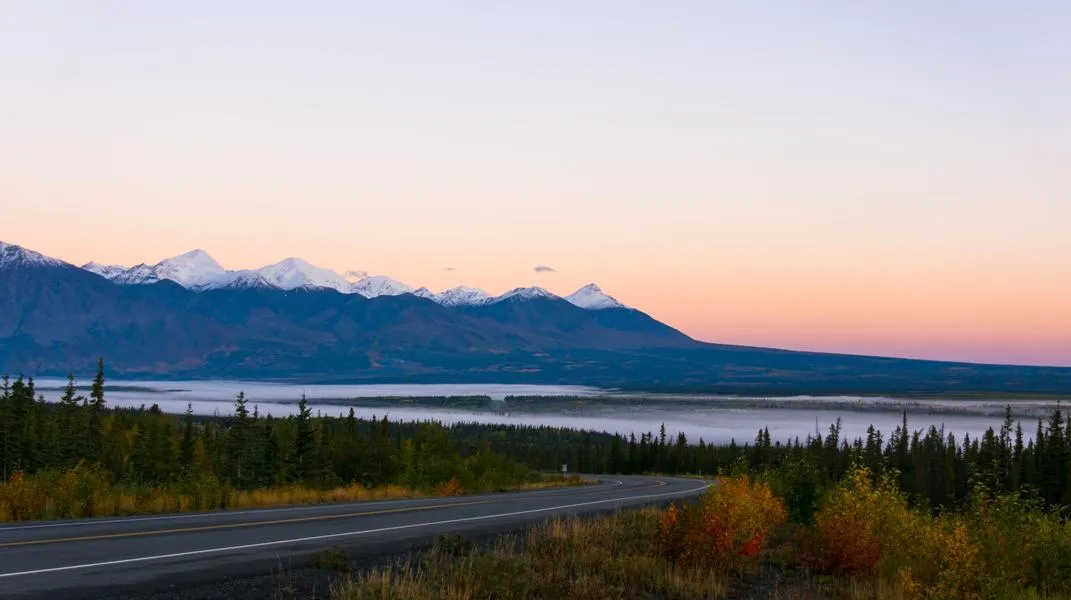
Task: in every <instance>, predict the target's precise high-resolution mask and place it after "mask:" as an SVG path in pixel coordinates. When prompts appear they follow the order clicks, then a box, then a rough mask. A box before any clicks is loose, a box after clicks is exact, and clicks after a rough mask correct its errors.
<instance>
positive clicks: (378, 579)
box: [332, 509, 729, 600]
mask: <svg viewBox="0 0 1071 600" xmlns="http://www.w3.org/2000/svg"><path fill="white" fill-rule="evenodd" d="M659 515H660V512H659V511H657V510H655V509H647V510H640V511H632V512H626V513H621V514H617V515H614V516H609V517H600V518H595V519H590V520H588V519H576V518H572V519H565V520H561V519H559V520H552V521H549V522H547V523H544V524H542V525H539V526H537V527H535V528H533V529H532V531H531V533H530V534H529V535H528V536H527V537H526V538H525V540H524V541H520V540H518V539H516V538H512V537H503V538H500V539H499V541H498V543H497V544H496V545H495V547H494V548H493V549H490V550H486V551H482V552H472V553H461V554H460V555H459V554H458V553H456V552H451V551H449V550H448V549H444V548H440V547H438V546H437V547H436V548H434V549H433V550H432V551H431V552H429V553H428V555H427V556H425V558H424V559H423V560H422V561H421V562H420V563H416V564H414V563H406V564H402V565H397V566H394V567H388V568H382V569H378V570H375V571H372V572H370V573H367V574H364V575H361V576H358V577H357V578H354V579H349V580H346V581H344V582H342V583H341V584H339V585H338V586H336V588H335V589H334V590H333V591H332V598H333V599H334V600H373V599H377V600H387V599H390V600H410V599H412V600H416V599H418V598H419V599H441V600H471V599H475V598H496V599H503V600H509V599H515V598H517V599H519V598H569V599H570V600H597V599H598V600H602V599H610V598H621V599H630V598H636V599H641V598H652V597H653V598H666V599H682V600H683V599H685V598H711V599H713V598H725V597H727V595H728V591H729V579H728V578H727V577H725V576H722V575H719V574H718V573H716V572H715V571H713V570H710V569H688V568H681V567H677V566H675V565H673V564H672V563H671V562H669V561H668V560H666V559H665V558H663V557H662V556H660V555H659V553H658V552H657V551H655V550H654V548H653V546H652V541H653V540H654V539H655V538H656V536H657V531H658V518H659Z"/></svg>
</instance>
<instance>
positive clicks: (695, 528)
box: [659, 475, 787, 570]
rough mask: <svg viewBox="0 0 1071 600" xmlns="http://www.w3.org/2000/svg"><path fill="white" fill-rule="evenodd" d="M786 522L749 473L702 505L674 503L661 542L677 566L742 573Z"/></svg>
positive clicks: (777, 503) (662, 524)
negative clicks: (739, 571) (771, 536)
mask: <svg viewBox="0 0 1071 600" xmlns="http://www.w3.org/2000/svg"><path fill="white" fill-rule="evenodd" d="M786 518H787V513H786V511H785V506H784V503H783V502H782V501H781V499H780V498H777V497H776V496H774V495H773V493H772V492H771V491H770V487H769V486H768V485H766V484H765V483H761V482H757V481H754V480H752V479H751V478H750V477H748V476H747V475H741V476H737V477H725V478H721V479H719V480H718V482H717V484H716V485H714V486H713V487H712V488H711V489H710V491H708V492H707V493H706V494H705V495H704V496H703V497H702V499H700V500H699V501H698V502H696V503H694V504H691V505H685V506H677V505H670V507H669V508H668V509H667V510H666V511H665V512H664V513H663V515H662V517H661V519H660V521H659V543H660V545H661V549H662V552H663V553H664V554H665V555H666V556H668V557H670V558H671V559H673V560H674V561H675V562H679V563H683V564H686V565H694V566H704V567H714V568H723V569H727V570H741V569H743V568H745V567H747V566H749V565H752V564H754V563H755V562H756V560H757V558H758V555H759V553H760V552H761V551H762V550H763V549H764V548H765V547H766V544H767V542H768V541H769V539H770V535H771V534H772V533H773V531H774V529H776V528H777V527H778V526H779V525H781V524H782V523H784V522H785V520H786Z"/></svg>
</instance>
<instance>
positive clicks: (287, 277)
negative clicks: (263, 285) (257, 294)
mask: <svg viewBox="0 0 1071 600" xmlns="http://www.w3.org/2000/svg"><path fill="white" fill-rule="evenodd" d="M255 272H256V273H258V274H260V275H261V276H262V277H263V278H264V280H265V281H267V282H269V283H271V284H272V285H274V286H275V287H278V288H280V289H284V290H292V289H296V288H301V287H322V288H331V289H333V290H338V291H340V292H343V293H346V292H348V291H349V287H350V284H349V282H348V281H346V279H345V278H344V277H342V276H341V275H339V274H338V273H335V272H334V271H332V270H331V269H325V268H323V267H317V266H316V265H314V264H312V263H310V262H309V261H307V260H305V259H303V258H297V257H290V258H284V259H283V260H281V261H279V262H277V263H275V264H272V265H268V266H266V267H261V268H259V269H255Z"/></svg>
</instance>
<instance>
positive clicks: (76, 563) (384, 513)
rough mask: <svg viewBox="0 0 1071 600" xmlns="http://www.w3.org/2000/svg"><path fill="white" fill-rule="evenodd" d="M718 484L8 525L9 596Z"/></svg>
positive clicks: (527, 518) (117, 587) (380, 545)
mask: <svg viewBox="0 0 1071 600" xmlns="http://www.w3.org/2000/svg"><path fill="white" fill-rule="evenodd" d="M706 487H707V484H706V483H705V482H702V481H697V480H694V479H676V478H666V477H658V478H655V477H625V476H615V477H612V478H604V479H601V480H600V481H599V483H598V484H596V485H588V486H577V487H570V488H559V489H550V490H540V491H533V492H511V493H505V494H488V495H480V496H461V497H452V498H425V499H418V500H391V501H382V502H360V503H346V504H327V505H317V506H302V507H288V508H277V509H258V510H240V511H239V510H235V511H215V512H203V513H189V514H182V515H164V516H148V517H126V518H101V519H82V520H68V521H48V522H41V521H39V522H27V523H19V524H13V525H4V526H0V597H3V598H9V597H26V598H92V597H94V596H98V595H102V594H105V593H115V592H117V591H124V592H129V591H132V590H141V589H149V588H152V587H154V586H159V585H161V584H163V583H165V582H167V583H168V585H174V583H176V582H186V583H193V582H198V581H206V580H209V579H211V578H216V579H221V578H227V577H239V576H242V575H245V574H250V573H254V572H257V573H263V572H265V570H267V569H270V568H271V566H272V565H281V564H294V561H295V560H304V558H305V557H306V556H307V555H309V554H311V553H313V552H315V551H317V550H321V549H324V548H331V547H343V548H346V549H347V550H351V554H353V553H356V554H357V555H360V554H361V553H369V554H382V553H383V552H385V551H386V550H387V549H391V548H394V549H400V548H403V547H404V546H405V545H412V544H416V543H421V542H425V541H426V540H428V539H429V538H430V537H431V536H433V535H434V534H436V533H439V532H452V533H461V534H471V533H477V532H479V533H491V532H495V531H499V530H501V531H508V530H511V529H515V528H517V527H518V526H523V525H525V524H528V523H531V522H535V521H539V520H541V519H545V518H547V517H549V516H554V515H569V514H583V513H591V512H599V511H605V510H608V509H614V508H621V507H628V506H640V505H644V504H651V503H657V502H664V501H667V500H670V499H674V498H686V497H691V496H696V495H698V494H700V493H702V491H703V490H704V489H706Z"/></svg>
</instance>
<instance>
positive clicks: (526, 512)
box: [0, 483, 710, 579]
mask: <svg viewBox="0 0 1071 600" xmlns="http://www.w3.org/2000/svg"><path fill="white" fill-rule="evenodd" d="M708 487H710V484H709V483H706V484H704V485H702V486H700V487H697V488H692V489H689V490H684V491H680V492H667V493H663V494H645V495H642V496H629V497H626V498H611V499H609V500H594V501H591V502H578V503H576V504H562V505H560V506H548V507H546V508H533V509H529V510H518V511H515V512H508V513H498V514H494V515H481V516H478V517H463V518H460V519H448V520H445V521H431V522H428V523H412V524H409V525H395V526H393V527H381V528H379V529H365V530H362V531H346V532H343V533H329V534H325V535H313V536H309V537H301V538H291V539H288V540H275V541H271V542H258V543H256V544H243V545H240V546H225V547H222V548H206V549H204V550H190V551H188V552H175V553H172V554H158V555H155V556H140V557H138V558H124V559H121V560H108V561H103V562H95V563H85V564H81V565H68V566H65V567H51V568H47V569H35V570H32V571H18V572H15V573H0V579H3V578H7V577H21V576H25V575H41V574H43V573H56V572H59V571H75V570H80V569H91V568H93V567H109V566H113V565H124V564H130V563H139V562H148V561H153V560H163V559H167V558H180V557H183V556H197V555H201V554H218V553H220V552H233V551H235V550H249V549H251V548H263V547H266V546H281V545H283V544H299V543H302V542H313V541H317V540H327V539H333V538H341V537H354V536H358V535H366V534H369V533H383V532H385V531H398V530H400V529H415V528H418V527H437V526H439V525H452V524H454V523H467V522H470V521H483V520H486V519H497V518H500V517H515V516H518V515H529V514H535V513H541V512H549V511H552V510H562V509H566V508H577V507H580V506H592V505H595V504H608V503H610V502H627V501H630V500H647V499H653V498H667V497H670V496H684V495H687V494H691V493H693V492H699V491H702V490H705V489H707V488H708Z"/></svg>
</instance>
